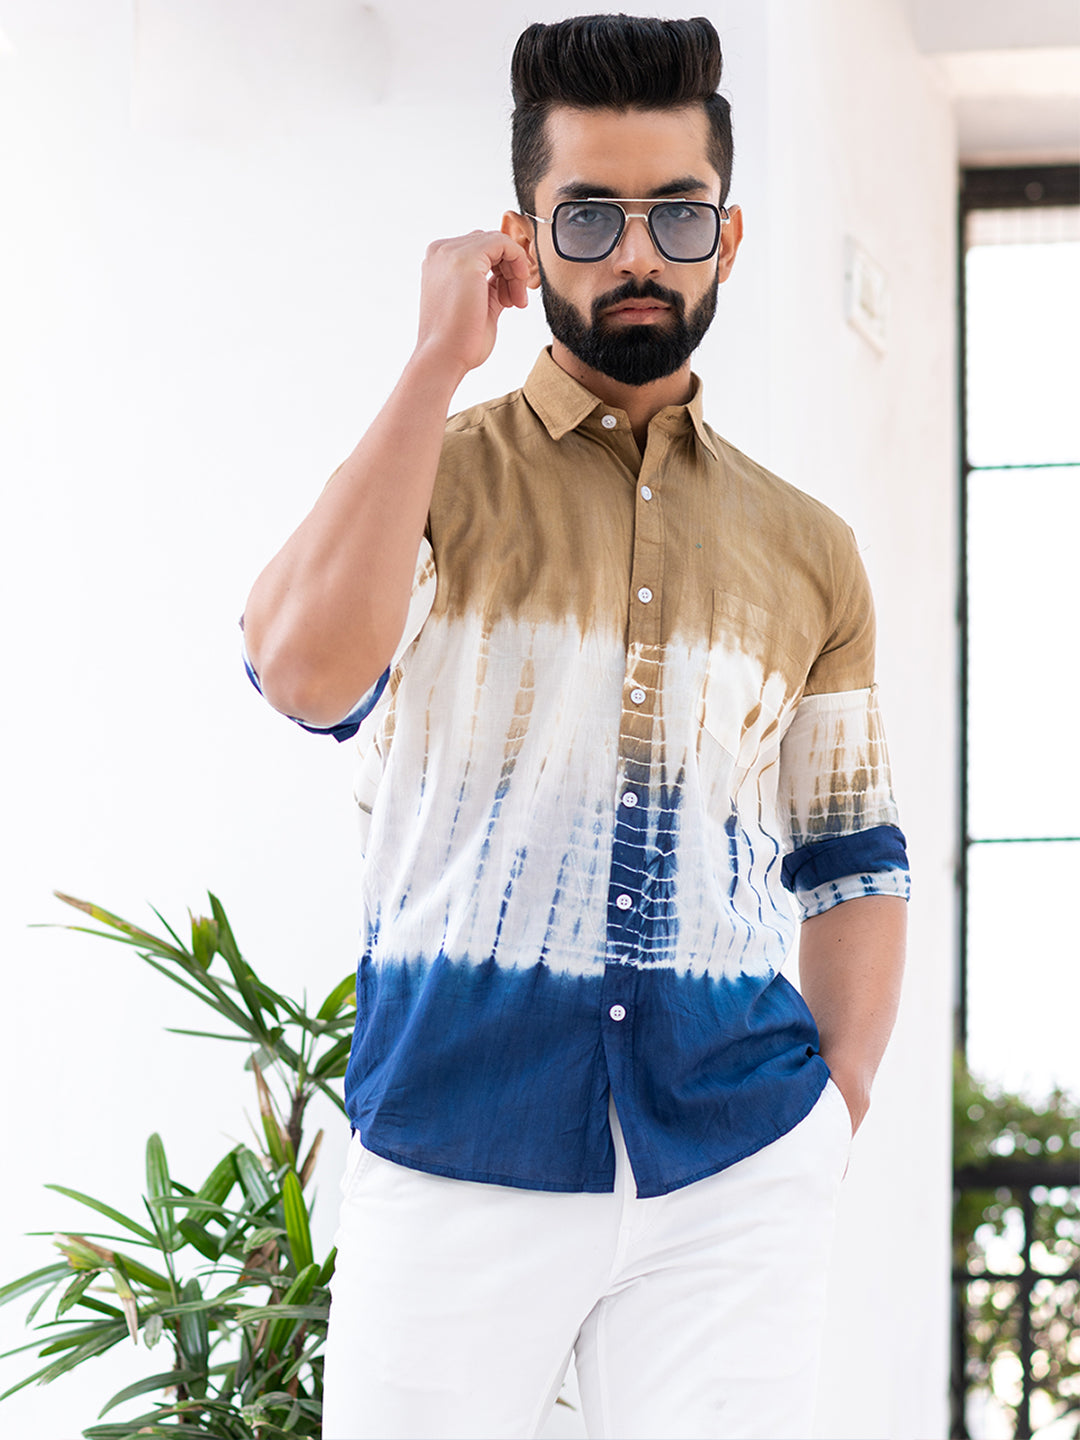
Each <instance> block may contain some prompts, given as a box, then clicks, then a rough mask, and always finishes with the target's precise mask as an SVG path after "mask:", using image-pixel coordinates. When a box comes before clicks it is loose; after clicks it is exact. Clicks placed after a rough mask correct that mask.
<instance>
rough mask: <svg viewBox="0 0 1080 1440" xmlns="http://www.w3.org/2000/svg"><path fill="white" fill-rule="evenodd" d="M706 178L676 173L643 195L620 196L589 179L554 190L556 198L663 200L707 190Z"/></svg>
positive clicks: (568, 182)
mask: <svg viewBox="0 0 1080 1440" xmlns="http://www.w3.org/2000/svg"><path fill="white" fill-rule="evenodd" d="M708 188H709V184H708V181H707V180H702V179H700V178H699V177H698V176H697V175H678V176H676V178H675V179H674V180H667V181H665V182H664V184H663V185H657V186H656V187H655V188H654V189H652V190H649V191H648V192H647V193H646V194H645V195H634V196H620V195H619V192H618V191H617V190H613V189H612V188H611V186H610V185H597V184H595V183H593V182H592V181H589V180H569V181H567V183H566V184H565V185H560V186H559V188H558V189H557V190H556V191H555V198H556V200H590V199H592V200H607V199H612V200H618V199H634V200H663V199H664V198H666V197H667V196H669V195H686V194H688V193H689V192H690V191H692V190H708Z"/></svg>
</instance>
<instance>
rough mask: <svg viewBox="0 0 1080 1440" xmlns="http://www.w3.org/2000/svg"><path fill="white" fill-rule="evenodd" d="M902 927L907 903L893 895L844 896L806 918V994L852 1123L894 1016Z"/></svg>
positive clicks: (802, 950)
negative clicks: (844, 899) (842, 901)
mask: <svg viewBox="0 0 1080 1440" xmlns="http://www.w3.org/2000/svg"><path fill="white" fill-rule="evenodd" d="M906 928H907V904H906V902H905V901H904V900H901V899H899V898H897V897H896V896H892V895H871V896H867V897H865V898H863V899H858V900H848V901H845V902H844V903H843V904H842V905H834V906H833V908H832V909H831V910H827V911H825V913H824V914H823V915H815V916H812V917H811V918H810V919H809V920H805V921H804V922H803V926H802V934H801V937H800V940H799V979H800V984H801V987H802V993H803V998H804V999H805V1000H806V1003H807V1004H808V1005H809V1007H810V1010H811V1012H812V1014H813V1016H814V1019H815V1020H816V1022H817V1026H818V1031H819V1033H820V1036H821V1054H822V1056H823V1058H824V1059H825V1061H826V1063H827V1064H828V1066H829V1068H830V1070H831V1071H832V1074H833V1078H834V1079H835V1081H836V1083H837V1084H838V1085H839V1087H840V1089H841V1091H842V1092H843V1095H844V1099H845V1100H846V1101H847V1103H848V1108H849V1110H850V1111H851V1115H852V1122H853V1124H854V1126H855V1127H856V1128H857V1127H858V1125H859V1124H860V1123H861V1121H862V1118H863V1116H864V1115H865V1113H866V1110H867V1108H868V1107H869V1104H870V1087H871V1084H872V1083H873V1079H874V1075H875V1073H876V1072H877V1068H878V1065H879V1064H880V1063H881V1057H882V1055H883V1054H884V1053H885V1047H886V1045H887V1044H888V1041H889V1036H890V1035H891V1034H892V1029H893V1025H894V1023H895V1021H896V1011H897V1007H898V1005H899V1002H900V982H901V977H902V975H903V970H904V943H905V936H906Z"/></svg>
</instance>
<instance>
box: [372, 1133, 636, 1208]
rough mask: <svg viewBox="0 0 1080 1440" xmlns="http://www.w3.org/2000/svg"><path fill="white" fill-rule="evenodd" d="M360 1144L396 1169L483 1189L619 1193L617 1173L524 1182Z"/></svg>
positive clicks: (517, 1178)
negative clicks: (469, 1182)
mask: <svg viewBox="0 0 1080 1440" xmlns="http://www.w3.org/2000/svg"><path fill="white" fill-rule="evenodd" d="M360 1143H361V1144H362V1145H363V1147H364V1149H365V1150H370V1151H371V1153H372V1154H373V1155H379V1156H381V1157H382V1159H383V1160H389V1161H391V1163H392V1164H394V1165H403V1166H404V1167H405V1168H406V1169H407V1170H422V1171H423V1172H424V1173H425V1174H427V1175H441V1176H443V1177H444V1178H445V1179H447V1180H472V1181H475V1182H477V1183H478V1184H481V1185H505V1186H508V1187H509V1188H511V1189H514V1190H550V1191H555V1192H559V1193H561V1194H572V1195H610V1194H611V1192H612V1191H613V1190H614V1189H615V1176H614V1173H613V1174H612V1175H611V1176H610V1178H608V1179H606V1180H585V1181H583V1182H577V1181H569V1182H567V1183H565V1184H564V1183H562V1182H561V1181H558V1180H535V1179H529V1180H526V1179H521V1178H519V1177H517V1176H513V1175H497V1174H495V1173H494V1172H492V1171H490V1170H463V1169H461V1168H459V1167H458V1166H456V1165H437V1164H435V1163H434V1162H431V1161H427V1160H417V1159H416V1158H415V1156H412V1155H402V1154H400V1153H399V1152H398V1151H396V1150H391V1149H390V1148H389V1147H388V1146H384V1145H379V1144H378V1143H377V1142H372V1141H371V1140H369V1139H368V1137H367V1136H366V1135H364V1134H363V1133H361V1136H360Z"/></svg>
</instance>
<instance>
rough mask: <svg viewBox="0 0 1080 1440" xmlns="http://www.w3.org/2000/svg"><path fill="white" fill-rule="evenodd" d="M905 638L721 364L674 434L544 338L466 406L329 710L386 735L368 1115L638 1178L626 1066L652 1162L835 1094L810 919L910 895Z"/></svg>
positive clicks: (501, 1165)
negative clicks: (893, 645)
mask: <svg viewBox="0 0 1080 1440" xmlns="http://www.w3.org/2000/svg"><path fill="white" fill-rule="evenodd" d="M873 648H874V622H873V609H872V604H871V598H870V593H869V588H868V585H867V580H866V576H865V572H864V570H863V567H862V563H861V561H860V559H859V554H858V550H857V548H856V544H855V540H854V537H853V535H852V533H851V531H850V530H849V529H848V527H847V526H846V525H845V524H844V523H843V522H842V521H841V520H839V519H838V518H837V517H836V516H835V515H834V514H833V513H832V512H831V511H830V510H828V509H826V507H825V506H823V505H821V504H819V503H818V502H817V501H816V500H813V499H811V498H810V497H809V496H807V495H804V494H802V493H800V492H799V491H798V490H795V489H793V488H792V487H791V486H789V485H787V484H785V483H784V482H783V481H781V480H779V479H777V478H776V477H775V476H774V475H771V474H770V473H769V472H768V471H766V470H764V469H762V468H761V466H759V465H756V464H754V463H753V461H751V460H748V459H747V458H746V457H745V456H744V455H742V454H740V452H739V451H737V450H736V449H734V448H733V447H732V446H731V445H729V444H727V443H726V442H725V441H724V440H722V439H721V438H720V437H719V436H717V435H716V434H715V433H714V432H713V431H712V430H711V429H710V428H709V427H708V426H707V425H706V424H705V423H704V421H703V419H702V402H701V388H700V383H699V382H695V391H694V395H693V398H692V399H691V400H690V402H689V404H687V405H680V406H671V407H669V408H667V409H664V410H661V411H660V412H659V414H657V415H656V416H655V417H654V418H653V420H652V422H651V424H650V426H649V432H648V443H647V446H646V448H645V453H644V456H642V455H641V454H640V453H639V451H638V448H637V446H636V444H635V441H634V437H633V434H632V432H631V429H630V426H629V423H628V421H627V417H626V415H625V414H624V413H623V412H622V411H619V410H615V409H612V408H610V407H608V406H605V405H604V404H603V403H602V402H600V401H599V400H597V399H596V397H595V396H594V395H592V394H591V393H590V392H589V391H587V390H585V389H584V388H583V387H582V386H581V385H580V384H578V382H577V381H575V380H574V379H572V378H571V376H569V375H568V374H566V373H565V372H564V371H563V370H561V369H560V368H559V367H558V366H557V365H556V364H555V362H554V361H553V360H552V359H551V357H550V354H549V353H548V352H546V351H545V352H544V353H543V354H542V355H541V357H540V359H539V361H538V362H537V364H536V366H535V367H534V369H533V371H532V373H531V375H530V376H529V379H528V381H527V382H526V384H525V386H524V387H523V388H522V389H521V390H518V391H515V392H514V393H513V394H511V395H508V396H505V397H503V398H501V399H498V400H494V401H491V402H489V403H487V404H484V405H480V406H477V407H475V408H473V409H471V410H467V411H464V412H463V413H461V414H459V415H456V416H454V417H453V418H452V419H451V420H450V421H449V422H448V424H447V430H446V440H445V444H444V448H443V453H442V460H441V464H440V469H439V474H438V479H437V482H436V486H435V492H434V496H433V499H432V504H431V510H430V515H429V521H428V526H427V531H426V534H425V537H424V540H423V542H422V544H421V547H420V554H419V556H418V559H417V567H416V578H415V583H414V587H413V596H412V603H411V606H410V611H409V617H408V622H407V625H406V629H405V633H404V635H403V636H402V640H401V643H400V645H399V647H398V653H397V654H396V655H395V657H394V660H393V662H392V664H391V666H390V667H389V668H388V670H387V671H386V673H385V674H384V675H383V676H382V678H381V679H380V681H379V682H378V684H377V685H376V686H374V687H373V689H372V690H371V691H370V692H369V694H368V695H366V696H365V697H364V698H363V700H362V701H361V702H360V704H359V705H358V706H357V707H356V709H355V710H354V711H353V712H352V714H351V715H350V716H349V717H347V719H346V720H345V721H343V722H342V723H341V724H340V725H337V726H334V727H331V728H330V729H329V730H328V731H327V732H326V733H331V734H334V735H336V736H337V738H339V739H345V738H349V737H351V736H353V735H356V736H357V737H358V744H359V747H360V752H361V761H360V766H359V771H358V784H357V796H356V798H357V802H358V805H359V810H360V814H361V817H362V821H363V830H364V860H363V865H362V868H361V870H360V874H359V882H358V883H359V890H360V899H361V906H362V950H361V958H360V963H359V972H358V977H357V1022H356V1030H355V1035H354V1038H353V1045H352V1054H351V1058H350V1061H349V1067H348V1073H347V1075H346V1080H345V1090H346V1107H347V1111H348V1114H349V1117H350V1119H351V1122H352V1124H353V1126H354V1127H355V1128H357V1129H358V1130H359V1131H360V1133H361V1137H362V1139H363V1143H364V1145H365V1146H367V1147H368V1148H369V1149H371V1150H373V1151H375V1152H376V1153H377V1154H379V1155H382V1156H384V1157H385V1158H387V1159H389V1160H392V1161H396V1162H398V1163H400V1164H403V1165H406V1166H410V1167H413V1168H416V1169H419V1170H426V1171H430V1172H433V1173H435V1174H439V1175H448V1176H453V1177H457V1178H460V1179H466V1180H479V1181H487V1182H492V1183H496V1184H503V1185H514V1186H521V1187H525V1188H530V1189H539V1190H567V1191H608V1190H611V1189H612V1186H613V1181H614V1150H613V1146H612V1141H611V1135H610V1130H609V1126H608V1118H607V1115H608V1096H609V1092H610V1094H611V1096H612V1098H613V1099H614V1101H615V1105H616V1107H617V1109H618V1112H619V1118H620V1121H621V1123H622V1128H623V1131H624V1135H625V1140H626V1146H627V1150H628V1153H629V1157H630V1161H631V1164H632V1167H633V1171H634V1176H635V1179H636V1183H637V1193H638V1194H639V1195H640V1196H652V1195H660V1194H664V1193H666V1192H667V1191H670V1190H674V1189H677V1188H678V1187H680V1186H682V1185H687V1184H689V1183H691V1182H692V1181H694V1180H697V1179H700V1178H701V1177H703V1176H705V1175H709V1174H712V1173H714V1172H716V1171H718V1170H721V1169H723V1168H724V1167H725V1166H727V1165H731V1164H733V1163H734V1162H735V1161H737V1160H739V1159H740V1158H742V1157H744V1156H746V1155H749V1154H751V1153H753V1152H754V1151H756V1150H758V1149H760V1148H761V1147H763V1146H764V1145H767V1144H768V1143H769V1142H770V1141H772V1140H774V1139H776V1138H777V1137H778V1136H780V1135H782V1134H784V1133H785V1132H786V1131H788V1130H790V1129H791V1128H792V1127H793V1126H794V1125H796V1124H797V1123H798V1122H799V1121H800V1120H801V1119H802V1118H803V1117H804V1116H805V1115H806V1114H808V1112H809V1111H810V1110H811V1108H812V1107H813V1105H814V1103H815V1101H816V1100H817V1098H818V1096H819V1094H820V1093H821V1090H822V1089H823V1087H824V1085H825V1081H826V1079H827V1076H828V1069H827V1066H826V1064H825V1062H824V1060H823V1059H822V1058H821V1056H820V1054H819V1052H818V1034H817V1029H816V1027H815V1024H814V1021H813V1018H812V1016H811V1015H810V1012H809V1010H808V1009H807V1007H806V1005H805V1003H804V1002H803V1000H802V999H801V997H800V996H799V994H798V992H797V991H796V990H795V989H794V987H793V986H792V985H791V984H790V983H789V982H788V981H787V979H785V977H784V976H783V975H782V973H781V967H782V966H783V963H784V960H785V957H786V956H787V954H788V951H789V949H790V947H791V944H792V941H793V938H794V934H795V929H796V924H797V919H798V917H806V916H811V915H819V914H821V913H822V912H823V911H825V910H827V909H829V908H830V907H831V906H833V905H836V904H838V903H840V902H843V901H845V900H849V899H852V898H855V897H859V896H864V895H900V896H906V894H907V886H908V879H907V864H906V857H905V851H904V837H903V835H902V834H901V833H900V831H899V830H898V829H897V828H896V818H897V817H896V809H895V805H894V802H893V798H892V793H891V787H890V778H889V765H888V756H887V752H886V747H885V740H884V736H883V733H882V728H881V722H880V719H879V716H878V710H877V706H876V703H875V691H874V685H873ZM253 678H254V676H253ZM256 683H257V682H256ZM309 728H310V727H309Z"/></svg>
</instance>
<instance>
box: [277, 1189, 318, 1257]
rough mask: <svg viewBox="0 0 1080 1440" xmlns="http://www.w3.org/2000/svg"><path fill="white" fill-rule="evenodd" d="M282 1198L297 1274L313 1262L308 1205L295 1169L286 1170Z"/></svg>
mask: <svg viewBox="0 0 1080 1440" xmlns="http://www.w3.org/2000/svg"><path fill="white" fill-rule="evenodd" d="M281 1198H282V1201H283V1203H284V1209H285V1229H286V1230H287V1231H288V1234H289V1249H290V1251H291V1252H292V1259H293V1264H294V1265H295V1267H296V1271H297V1274H299V1273H300V1271H301V1270H303V1269H304V1268H305V1267H306V1266H308V1265H310V1264H311V1260H312V1255H311V1226H310V1224H309V1222H308V1213H307V1207H306V1206H305V1204H304V1196H303V1192H302V1191H301V1189H300V1181H299V1180H298V1179H297V1176H296V1172H295V1171H294V1170H287V1171H286V1172H285V1179H284V1180H283V1181H282V1185H281Z"/></svg>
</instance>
